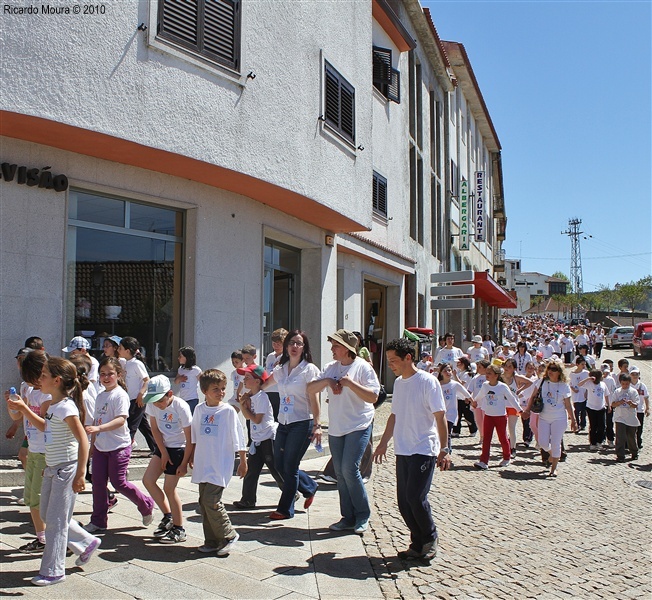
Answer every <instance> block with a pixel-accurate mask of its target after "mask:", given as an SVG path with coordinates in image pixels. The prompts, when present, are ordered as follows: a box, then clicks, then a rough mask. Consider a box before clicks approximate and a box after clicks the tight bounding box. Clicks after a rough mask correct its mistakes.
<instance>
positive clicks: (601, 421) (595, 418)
mask: <svg viewBox="0 0 652 600" xmlns="http://www.w3.org/2000/svg"><path fill="white" fill-rule="evenodd" d="M586 412H587V414H588V415H589V444H591V445H592V446H595V445H597V444H602V443H604V439H605V432H606V428H607V420H606V416H605V415H606V412H607V409H606V408H602V409H600V410H593V409H592V408H588V407H587V409H586Z"/></svg>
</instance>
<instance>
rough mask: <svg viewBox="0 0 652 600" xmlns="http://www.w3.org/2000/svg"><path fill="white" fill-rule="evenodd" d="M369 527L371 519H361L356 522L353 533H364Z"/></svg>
mask: <svg viewBox="0 0 652 600" xmlns="http://www.w3.org/2000/svg"><path fill="white" fill-rule="evenodd" d="M368 528H369V521H359V522H358V523H356V524H355V527H354V528H353V533H357V534H358V535H362V534H363V533H364V532H365V531H367V529H368Z"/></svg>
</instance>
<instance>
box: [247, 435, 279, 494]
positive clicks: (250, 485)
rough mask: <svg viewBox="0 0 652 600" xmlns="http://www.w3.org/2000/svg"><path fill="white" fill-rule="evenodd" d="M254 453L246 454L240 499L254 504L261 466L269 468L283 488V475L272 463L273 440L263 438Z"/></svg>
mask: <svg viewBox="0 0 652 600" xmlns="http://www.w3.org/2000/svg"><path fill="white" fill-rule="evenodd" d="M254 447H255V448H256V452H255V454H251V453H249V454H247V474H246V475H245V478H244V481H243V482H242V501H243V502H251V503H252V504H256V490H257V489H258V478H259V477H260V473H261V471H262V470H263V467H267V468H268V469H269V473H270V475H271V476H272V477H273V478H274V480H275V481H276V483H277V484H278V487H279V489H283V477H281V474H280V473H279V472H278V471H277V470H276V466H275V465H274V440H272V439H269V440H263V441H262V442H260V443H259V444H258V445H257V446H254Z"/></svg>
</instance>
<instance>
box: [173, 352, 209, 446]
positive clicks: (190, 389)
mask: <svg viewBox="0 0 652 600" xmlns="http://www.w3.org/2000/svg"><path fill="white" fill-rule="evenodd" d="M201 372H202V371H201V369H200V368H199V367H198V366H197V365H195V366H194V367H191V368H190V369H186V368H184V367H179V370H178V371H177V375H185V376H186V377H187V378H188V379H187V380H186V381H182V382H181V384H180V385H179V396H180V397H181V399H182V400H185V401H186V402H188V400H197V399H198V398H199V376H200V375H201ZM171 447H172V448H173V447H175V446H171Z"/></svg>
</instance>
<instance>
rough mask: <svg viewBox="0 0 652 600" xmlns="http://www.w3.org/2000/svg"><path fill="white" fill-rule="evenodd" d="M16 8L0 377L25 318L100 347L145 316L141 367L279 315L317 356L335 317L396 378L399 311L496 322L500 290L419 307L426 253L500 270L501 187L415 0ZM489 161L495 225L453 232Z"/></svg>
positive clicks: (477, 119)
mask: <svg viewBox="0 0 652 600" xmlns="http://www.w3.org/2000/svg"><path fill="white" fill-rule="evenodd" d="M3 17H4V22H3V25H4V26H3V29H2V36H3V45H4V47H5V49H6V52H7V55H11V56H13V57H15V60H12V61H5V62H4V63H3V69H2V80H3V87H2V91H1V94H2V95H1V102H0V110H1V112H0V136H1V138H0V140H1V148H2V156H1V157H0V162H1V163H2V165H1V168H2V170H1V173H0V174H1V175H2V177H1V181H0V198H1V211H2V212H1V217H2V218H1V223H0V237H1V243H0V260H1V264H2V272H3V278H2V280H3V284H2V289H1V290H0V311H1V317H2V328H1V331H0V382H1V384H2V386H3V389H6V388H7V387H9V386H10V385H15V384H16V383H17V373H16V365H15V361H14V359H13V357H14V356H15V353H16V350H17V349H18V348H19V347H20V346H21V345H22V343H23V341H24V340H25V338H27V337H28V336H31V335H39V336H41V337H42V338H43V339H44V340H45V343H46V349H48V350H49V351H51V352H52V353H53V354H59V353H60V348H62V347H63V346H65V345H66V342H67V340H68V339H70V338H71V337H72V336H73V335H76V334H81V335H84V336H85V337H87V338H88V339H89V340H90V341H91V343H92V350H93V353H95V354H96V355H99V352H100V349H101V346H102V341H103V339H104V338H105V337H106V336H108V335H112V334H116V335H120V336H123V335H133V336H135V337H137V338H138V340H139V341H140V343H141V345H142V347H143V350H144V354H145V357H146V361H147V364H148V367H149V368H150V370H151V371H152V372H157V371H158V372H168V371H170V370H173V369H175V368H176V366H177V351H178V348H179V347H181V346H184V345H192V346H194V347H195V349H196V350H197V355H198V358H199V364H200V366H202V367H203V368H208V367H211V366H218V367H219V368H222V369H223V370H225V371H227V372H228V371H230V369H231V366H230V361H229V357H230V354H231V352H232V350H234V349H236V348H241V347H242V346H243V344H245V343H253V344H254V345H255V346H257V347H258V348H259V352H260V353H261V354H264V353H266V352H267V351H269V348H270V334H271V332H272V331H273V330H274V329H276V328H277V327H285V328H287V329H292V328H295V327H296V328H300V329H303V330H304V331H306V332H307V333H308V335H309V336H310V339H311V341H312V345H313V357H314V359H315V362H316V363H318V364H325V363H326V362H327V361H328V360H329V359H330V352H329V345H328V344H327V343H326V336H327V335H328V334H329V333H331V332H332V331H333V330H334V329H335V328H337V327H346V328H347V329H351V330H358V331H361V332H363V336H364V337H365V338H366V340H367V342H368V344H369V346H370V347H371V349H372V350H373V357H374V361H375V364H376V367H377V368H378V370H379V373H380V374H381V377H382V378H383V379H385V380H386V381H387V383H388V384H389V385H390V386H391V379H392V378H391V373H390V372H388V370H387V368H386V365H385V364H384V359H383V357H384V352H383V347H384V344H385V342H386V341H387V340H389V339H392V338H393V337H397V336H400V335H401V334H402V331H403V328H404V327H406V326H410V325H417V326H423V327H432V328H433V329H435V330H438V331H443V330H444V329H446V328H450V327H457V328H458V329H459V330H460V331H459V332H460V333H461V332H462V329H463V328H466V329H467V331H470V330H471V329H474V330H478V331H484V330H486V329H489V328H490V327H491V323H492V322H493V320H494V319H495V315H494V314H493V313H492V311H494V312H495V310H496V306H495V304H494V305H492V304H490V302H494V303H495V299H494V300H492V299H491V298H489V296H488V294H489V292H484V293H485V297H486V298H489V301H488V302H487V301H486V298H485V300H482V299H481V300H482V302H480V305H479V308H476V310H475V311H473V313H472V316H468V315H463V314H462V312H461V311H457V312H458V313H459V314H458V315H457V316H456V315H454V314H453V313H439V312H437V311H432V310H430V308H429V300H430V274H431V273H435V272H440V271H447V270H459V269H462V268H471V269H472V270H474V271H477V272H478V274H480V275H482V277H484V278H485V280H486V281H488V283H487V285H488V286H489V288H487V289H490V288H491V286H492V285H495V284H492V283H491V281H493V279H492V280H491V281H489V279H491V275H493V273H494V265H493V264H492V259H493V257H495V255H496V251H497V250H498V249H499V247H500V240H501V236H500V234H499V233H497V232H499V230H500V227H498V226H497V225H496V223H499V222H500V219H504V202H503V198H502V172H501V168H500V161H499V158H500V147H499V144H498V140H497V137H496V136H495V134H493V133H492V129H493V126H491V127H489V125H488V124H490V120H489V121H488V112H487V111H486V108H483V107H482V105H481V104H478V102H479V99H478V97H477V94H478V93H479V89H478V90H477V91H475V92H474V91H473V90H471V91H465V90H464V89H463V87H464V86H463V85H462V86H460V83H459V82H460V81H464V80H465V79H464V73H463V72H462V71H463V70H464V69H465V68H466V67H464V66H460V67H457V66H455V65H454V64H452V63H451V60H450V58H449V55H448V53H447V50H446V47H445V44H444V43H442V42H441V40H439V38H438V36H437V33H436V30H435V27H434V24H433V22H432V19H431V17H430V15H429V14H427V13H424V11H423V10H422V8H421V6H420V5H419V3H418V1H417V0H414V1H413V0H403V1H389V0H373V1H371V0H370V1H368V2H352V3H324V2H304V3H297V2H291V1H279V2H275V3H260V2H247V1H246V0H242V1H233V0H219V1H217V2H212V3H208V2H203V1H199V2H197V3H180V2H176V1H174V0H150V1H147V2H139V3H127V4H122V5H120V10H117V8H116V7H112V6H109V5H107V10H106V13H105V14H100V15H96V16H95V18H93V19H85V20H84V19H81V18H79V17H78V16H75V15H72V14H71V15H66V14H61V15H56V17H54V16H52V15H43V14H37V15H25V14H19V13H15V14H6V15H3ZM261 24H264V26H263V25H261ZM37 40H38V42H37ZM469 68H470V66H469ZM480 99H481V97H480ZM451 107H453V108H452V109H451ZM470 131H472V132H473V133H469V132H470ZM460 137H461V138H463V139H464V140H466V142H465V141H459V139H458V138H460ZM465 144H466V145H465ZM471 146H472V148H473V149H472V150H470V149H469V148H470V147H471ZM480 170H482V171H483V172H484V173H485V176H486V179H485V184H484V185H485V189H486V190H488V193H487V200H486V203H487V208H486V213H485V218H486V222H487V226H486V236H487V237H486V240H485V241H483V242H475V241H473V242H472V244H471V247H470V249H469V251H466V250H460V248H459V241H458V240H459V225H460V216H459V215H460V212H459V206H458V205H456V197H457V196H458V194H457V187H458V183H457V182H458V180H459V179H460V178H461V177H465V178H466V180H467V181H471V178H472V177H474V174H475V172H476V171H480ZM474 189H475V188H472V190H474ZM498 191H500V193H497V192H498ZM457 203H458V202H457ZM501 211H502V212H501ZM471 231H472V233H473V232H474V230H473V229H472V230H471ZM503 234H504V231H503ZM502 239H504V235H503V238H502ZM487 271H488V273H487ZM483 302H485V304H486V306H485V305H484V304H483ZM1 418H2V425H3V426H6V425H7V419H8V416H7V414H6V412H4V411H3V413H2V415H1ZM6 451H7V449H6V448H4V447H3V450H2V452H3V453H5V452H6Z"/></svg>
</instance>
